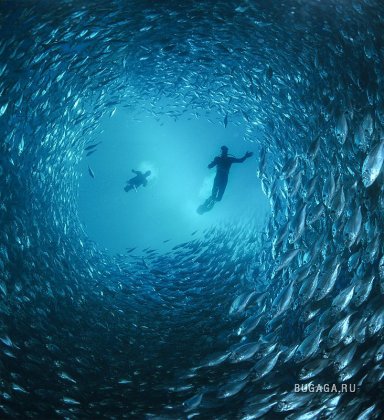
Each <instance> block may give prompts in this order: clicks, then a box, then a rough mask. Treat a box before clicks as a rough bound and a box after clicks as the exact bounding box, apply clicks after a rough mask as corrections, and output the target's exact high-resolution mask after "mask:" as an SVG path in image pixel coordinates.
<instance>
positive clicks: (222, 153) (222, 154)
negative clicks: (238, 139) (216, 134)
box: [221, 146, 228, 156]
mask: <svg viewBox="0 0 384 420" xmlns="http://www.w3.org/2000/svg"><path fill="white" fill-rule="evenodd" d="M227 154H228V147H227V146H221V156H227Z"/></svg>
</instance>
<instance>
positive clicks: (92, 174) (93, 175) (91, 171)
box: [88, 166, 95, 178]
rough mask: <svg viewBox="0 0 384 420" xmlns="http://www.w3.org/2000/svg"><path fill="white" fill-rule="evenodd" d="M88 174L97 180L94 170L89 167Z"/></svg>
mask: <svg viewBox="0 0 384 420" xmlns="http://www.w3.org/2000/svg"><path fill="white" fill-rule="evenodd" d="M88 173H89V175H90V177H91V178H95V174H94V172H93V170H92V169H91V167H90V166H88Z"/></svg>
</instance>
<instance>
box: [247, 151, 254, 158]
mask: <svg viewBox="0 0 384 420" xmlns="http://www.w3.org/2000/svg"><path fill="white" fill-rule="evenodd" d="M252 156H253V152H247V153H246V154H245V157H246V158H250V157H252Z"/></svg>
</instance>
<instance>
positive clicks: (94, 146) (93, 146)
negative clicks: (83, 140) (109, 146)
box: [84, 141, 101, 151]
mask: <svg viewBox="0 0 384 420" xmlns="http://www.w3.org/2000/svg"><path fill="white" fill-rule="evenodd" d="M99 144H101V141H99V142H98V143H94V144H90V145H89V146H86V147H84V150H85V151H88V150H92V149H95V148H96V147H97V146H98V145H99Z"/></svg>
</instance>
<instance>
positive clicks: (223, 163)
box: [197, 146, 253, 214]
mask: <svg viewBox="0 0 384 420" xmlns="http://www.w3.org/2000/svg"><path fill="white" fill-rule="evenodd" d="M252 155H253V153H252V152H247V153H246V154H245V155H244V156H243V157H242V158H235V157H233V156H228V147H227V146H222V147H221V155H220V156H216V157H215V159H213V161H212V162H211V163H210V164H209V165H208V168H209V169H212V168H213V167H215V166H216V167H217V168H216V176H215V181H214V183H213V187H212V195H211V196H210V197H209V198H208V199H207V200H206V201H205V203H204V204H202V205H201V206H200V207H199V208H198V209H197V212H198V213H199V214H203V213H205V212H206V211H209V210H211V209H212V207H213V206H214V204H215V202H216V201H221V199H222V198H223V194H224V191H225V188H226V187H227V183H228V174H229V170H230V168H231V165H232V163H243V162H244V161H245V160H246V159H248V158H250V157H251V156H252Z"/></svg>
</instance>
